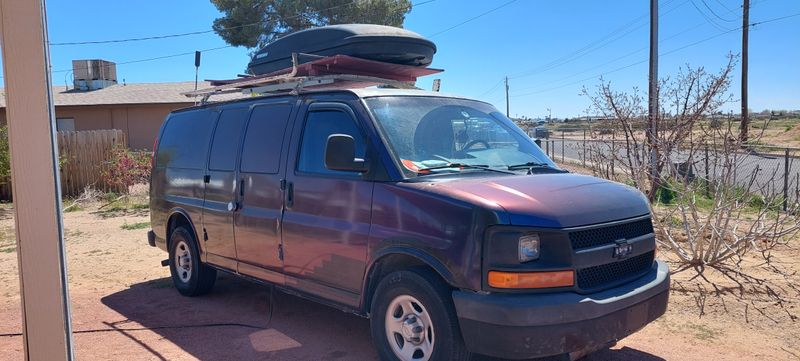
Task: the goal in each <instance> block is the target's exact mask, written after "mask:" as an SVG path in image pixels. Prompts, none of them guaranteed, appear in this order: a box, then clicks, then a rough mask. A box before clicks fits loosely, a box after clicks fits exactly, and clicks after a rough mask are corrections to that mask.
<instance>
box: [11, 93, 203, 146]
mask: <svg viewBox="0 0 800 361" xmlns="http://www.w3.org/2000/svg"><path fill="white" fill-rule="evenodd" d="M192 105H193V103H174V104H131V105H86V106H57V107H56V117H57V118H73V119H75V130H93V129H121V130H122V131H124V132H125V133H126V134H127V136H128V146H129V147H130V148H132V149H146V150H152V148H153V141H154V140H155V137H156V135H157V134H158V130H159V129H160V128H161V123H162V122H163V121H164V119H165V118H166V117H167V114H169V112H170V111H172V110H175V109H180V108H185V107H188V106H192ZM5 122H6V112H5V109H4V108H0V123H2V124H5Z"/></svg>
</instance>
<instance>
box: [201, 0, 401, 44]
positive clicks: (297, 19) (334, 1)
mask: <svg viewBox="0 0 800 361" xmlns="http://www.w3.org/2000/svg"><path fill="white" fill-rule="evenodd" d="M211 3H213V4H214V6H216V7H217V9H218V10H219V11H221V12H222V13H223V14H224V16H223V17H221V18H218V19H216V20H214V25H213V29H214V31H215V32H216V33H217V34H219V36H221V37H222V38H223V39H224V40H225V41H226V42H227V43H228V44H231V45H234V46H244V47H247V48H255V47H263V46H264V45H266V44H268V43H270V42H271V41H273V40H275V39H277V38H279V37H281V36H283V35H285V34H288V33H291V32H294V31H298V30H303V29H308V28H311V27H315V26H323V25H333V24H349V23H361V24H381V25H390V26H397V27H402V26H403V21H405V17H406V14H408V12H409V11H411V1H409V0H356V1H351V0H211Z"/></svg>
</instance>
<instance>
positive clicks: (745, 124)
mask: <svg viewBox="0 0 800 361" xmlns="http://www.w3.org/2000/svg"><path fill="white" fill-rule="evenodd" d="M749 32H750V0H744V2H743V4H742V122H741V124H740V125H739V140H741V141H742V143H744V142H747V130H748V128H749V127H750V119H749V118H750V116H749V114H748V111H747V40H748V38H749Z"/></svg>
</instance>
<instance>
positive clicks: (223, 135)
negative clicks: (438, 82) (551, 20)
mask: <svg viewBox="0 0 800 361" xmlns="http://www.w3.org/2000/svg"><path fill="white" fill-rule="evenodd" d="M150 187H151V188H150V210H151V217H152V219H151V220H152V227H153V229H152V230H151V231H150V232H149V234H148V236H149V243H150V245H152V246H157V247H159V248H161V249H164V250H166V251H168V252H169V262H168V264H169V267H170V270H171V273H172V279H173V281H174V283H175V287H176V288H177V289H178V291H179V292H180V293H181V294H183V295H186V296H197V295H201V294H204V293H207V292H209V291H211V289H212V287H213V286H214V280H215V279H216V275H217V271H223V272H228V273H231V274H235V275H240V276H243V277H246V278H248V279H251V280H258V281H262V282H265V283H269V284H273V285H275V286H277V287H279V288H281V289H284V290H287V291H289V292H291V293H294V294H300V295H303V296H306V297H308V298H310V299H313V300H315V301H319V302H323V303H325V304H328V305H331V306H334V307H335V308H338V309H342V310H346V311H348V312H353V313H356V314H359V315H362V316H364V317H367V318H369V319H370V322H371V327H372V338H373V341H374V344H375V346H376V348H377V351H378V354H379V355H380V358H381V359H383V360H403V361H409V360H466V359H469V358H470V357H471V356H472V355H473V354H483V355H489V356H493V357H499V358H503V359H525V358H533V357H544V356H553V355H562V357H564V358H567V357H570V356H571V357H573V358H574V357H579V356H581V355H585V354H587V353H589V352H592V351H595V350H598V349H601V348H604V347H608V346H610V345H613V344H614V342H616V341H617V340H620V339H622V338H623V337H625V336H627V335H630V334H631V333H633V332H635V331H637V330H639V329H641V328H642V327H644V326H645V325H646V324H647V323H649V322H651V321H653V320H655V319H656V318H658V317H659V316H660V315H662V314H663V313H664V312H665V310H666V307H667V296H668V288H669V273H668V270H667V266H666V265H665V264H664V263H663V262H661V261H658V260H656V259H655V251H656V243H655V235H654V232H653V226H652V223H651V219H650V218H651V213H650V208H649V206H648V202H647V200H646V199H645V197H644V196H643V195H642V194H641V193H640V192H638V191H637V190H635V189H633V188H631V187H628V186H625V185H622V184H619V183H614V182H610V181H607V180H603V179H598V178H594V177H589V176H584V175H578V174H572V173H569V172H567V171H565V170H563V169H561V168H559V167H558V166H557V165H556V164H554V163H553V161H552V160H550V159H548V158H547V156H546V155H545V154H544V153H543V152H542V150H541V149H540V148H539V147H538V146H537V145H536V144H535V143H534V142H533V141H532V140H531V139H530V138H529V137H528V136H526V135H525V133H523V132H522V131H521V130H520V129H519V128H517V127H516V126H515V125H514V123H513V122H512V121H511V120H509V119H508V118H507V117H505V116H504V115H503V114H501V113H500V112H498V111H497V110H496V109H495V108H494V107H492V106H491V105H489V104H487V103H484V102H480V101H476V100H470V99H465V98H461V97H453V96H446V95H442V94H439V93H431V92H425V91H415V90H397V89H357V90H329V91H307V92H301V93H300V94H299V95H288V94H285V95H269V96H263V97H254V98H247V99H244V100H239V101H232V102H224V103H214V104H209V105H203V106H199V107H193V108H188V109H184V110H179V111H175V112H173V113H172V114H170V115H169V117H168V118H167V120H166V122H165V123H164V125H163V127H162V129H161V133H160V136H159V139H158V142H157V151H156V155H155V159H154V168H153V173H152V182H151V186H150Z"/></svg>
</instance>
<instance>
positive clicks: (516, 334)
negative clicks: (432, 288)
mask: <svg viewBox="0 0 800 361" xmlns="http://www.w3.org/2000/svg"><path fill="white" fill-rule="evenodd" d="M668 296H669V269H668V268H667V265H666V264H665V263H664V262H662V261H658V260H657V261H656V262H654V263H653V266H652V268H651V269H650V271H649V272H648V273H647V274H645V275H643V276H642V277H640V278H638V279H636V280H634V281H631V282H630V283H627V284H624V285H621V286H618V287H615V288H612V289H608V290H604V291H602V292H597V293H593V294H588V295H581V294H578V293H574V292H564V293H549V294H497V293H493V294H478V293H474V292H468V291H454V292H453V301H454V303H455V307H456V312H457V314H458V319H459V323H460V326H461V333H462V334H463V336H464V341H465V342H466V345H467V348H469V350H470V351H472V352H475V353H479V354H483V355H489V356H493V357H499V358H504V359H526V358H534V357H545V356H552V355H560V354H573V355H576V354H582V353H586V352H591V351H594V350H597V349H600V348H602V347H604V346H605V345H608V344H610V343H613V342H616V341H618V340H620V339H622V338H624V337H626V336H628V335H630V334H632V333H634V332H636V331H637V330H639V329H641V328H642V327H644V326H645V325H647V324H648V323H650V322H651V321H653V320H655V319H656V318H658V317H659V316H661V315H663V314H664V312H666V310H667V299H668Z"/></svg>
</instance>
